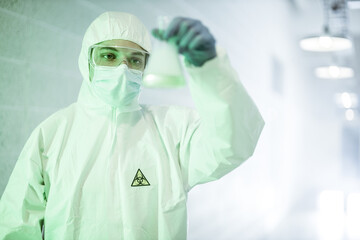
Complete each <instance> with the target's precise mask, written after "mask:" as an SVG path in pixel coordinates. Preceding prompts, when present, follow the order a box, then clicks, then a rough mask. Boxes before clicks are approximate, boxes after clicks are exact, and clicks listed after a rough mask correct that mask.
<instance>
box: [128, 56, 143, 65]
mask: <svg viewBox="0 0 360 240" xmlns="http://www.w3.org/2000/svg"><path fill="white" fill-rule="evenodd" d="M130 62H131V64H134V65H141V64H142V63H143V60H142V59H140V58H135V57H132V58H131V59H130Z"/></svg>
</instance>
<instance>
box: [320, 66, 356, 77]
mask: <svg viewBox="0 0 360 240" xmlns="http://www.w3.org/2000/svg"><path fill="white" fill-rule="evenodd" d="M315 75H316V76H317V77H318V78H325V79H345V78H352V77H354V70H353V69H352V68H350V67H343V66H337V65H330V66H323V67H317V68H316V69H315Z"/></svg>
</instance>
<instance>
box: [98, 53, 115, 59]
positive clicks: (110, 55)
mask: <svg viewBox="0 0 360 240" xmlns="http://www.w3.org/2000/svg"><path fill="white" fill-rule="evenodd" d="M101 58H104V59H106V60H108V61H112V60H114V59H116V56H115V54H113V53H106V54H102V55H101Z"/></svg>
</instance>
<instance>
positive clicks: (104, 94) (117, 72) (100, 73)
mask: <svg viewBox="0 0 360 240" xmlns="http://www.w3.org/2000/svg"><path fill="white" fill-rule="evenodd" d="M142 74H143V73H142V72H141V71H139V70H134V69H129V68H128V66H127V65H126V64H121V65H120V66H118V67H117V68H109V67H101V66H95V67H94V76H93V79H92V81H91V86H92V88H93V90H94V92H95V94H96V95H97V96H98V97H99V98H100V99H101V100H103V101H104V102H105V103H107V104H109V105H111V106H113V107H122V106H123V107H128V106H132V105H134V104H135V105H136V107H137V106H138V102H137V101H138V97H139V93H140V87H141V80H142Z"/></svg>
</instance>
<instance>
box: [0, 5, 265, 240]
mask: <svg viewBox="0 0 360 240" xmlns="http://www.w3.org/2000/svg"><path fill="white" fill-rule="evenodd" d="M111 39H124V40H129V41H132V42H134V43H137V44H138V45H140V46H141V47H142V48H143V49H145V50H147V51H149V52H150V47H151V46H150V36H149V33H148V32H147V30H146V28H145V27H144V25H143V24H142V23H141V22H140V21H139V20H138V19H137V18H136V17H134V16H132V15H130V14H125V13H118V12H107V13H104V14H102V15H101V16H100V17H98V18H97V19H96V20H95V21H94V22H93V23H92V24H91V25H90V27H89V28H88V30H87V32H86V34H85V36H84V40H83V45H82V50H81V54H80V57H79V68H80V71H81V73H82V75H83V84H82V87H81V90H80V94H79V97H78V101H77V102H76V103H74V104H72V105H70V106H69V107H67V108H65V109H62V110H60V111H58V112H56V113H54V114H53V115H52V116H50V117H49V118H48V119H46V120H45V121H43V122H42V123H41V124H40V125H39V126H38V127H37V128H36V129H35V130H34V131H33V132H32V134H31V136H30V138H29V139H28V141H27V143H26V145H25V147H24V149H23V150H22V152H21V154H20V156H19V159H18V161H17V163H16V166H15V168H14V171H13V173H12V175H11V177H10V180H9V182H8V185H7V187H6V189H5V192H4V193H3V196H2V198H1V202H0V239H2V240H3V239H21V240H25V239H34V240H35V239H37V240H40V239H41V235H42V234H41V226H42V225H44V226H45V232H44V236H45V239H53V240H71V239H74V240H75V239H84V240H85V239H86V240H92V239H94V240H99V239H105V240H106V239H108V240H114V239H127V240H132V239H134V240H135V239H186V233H187V222H186V218H187V217H186V200H187V193H188V191H189V190H190V189H191V188H192V187H194V186H195V185H197V184H200V183H205V182H209V181H212V180H216V179H219V178H220V177H222V176H223V175H225V174H226V173H228V172H230V171H231V170H233V169H235V168H236V167H238V166H239V165H240V164H241V163H243V162H244V161H245V160H246V159H248V158H249V157H250V156H251V155H252V154H253V152H254V149H255V146H256V143H257V141H258V138H259V136H260V133H261V131H262V128H263V125H264V122H263V119H262V117H261V115H260V114H259V112H258V109H257V108H256V106H255V104H254V103H253V101H252V100H251V98H250V97H249V96H248V94H247V92H246V91H245V89H244V87H243V86H242V84H241V82H240V81H239V80H238V77H237V74H236V72H235V71H234V69H233V68H232V67H231V65H230V63H229V60H228V58H227V56H226V54H225V53H224V52H223V51H222V50H221V49H217V57H216V58H214V59H212V60H209V61H208V62H206V63H205V64H204V65H203V66H202V67H194V66H187V67H186V68H187V71H188V73H189V75H190V80H189V87H190V91H191V94H192V97H193V100H194V103H195V106H196V111H195V110H192V109H188V108H185V107H177V106H170V107H156V106H144V105H139V103H138V97H136V98H134V99H133V101H132V102H131V104H129V105H128V106H121V107H111V106H109V105H107V104H106V103H104V101H102V100H101V99H100V98H98V97H97V96H96V94H94V91H93V88H92V85H91V82H90V80H89V65H88V49H89V47H90V46H91V45H93V44H95V43H98V42H101V41H105V40H111ZM124 94H126V92H124Z"/></svg>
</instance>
